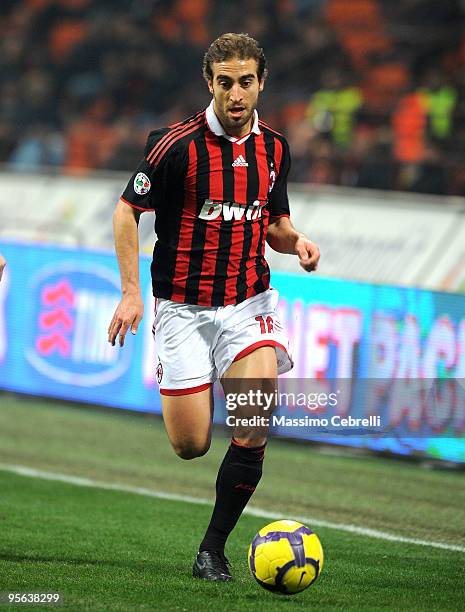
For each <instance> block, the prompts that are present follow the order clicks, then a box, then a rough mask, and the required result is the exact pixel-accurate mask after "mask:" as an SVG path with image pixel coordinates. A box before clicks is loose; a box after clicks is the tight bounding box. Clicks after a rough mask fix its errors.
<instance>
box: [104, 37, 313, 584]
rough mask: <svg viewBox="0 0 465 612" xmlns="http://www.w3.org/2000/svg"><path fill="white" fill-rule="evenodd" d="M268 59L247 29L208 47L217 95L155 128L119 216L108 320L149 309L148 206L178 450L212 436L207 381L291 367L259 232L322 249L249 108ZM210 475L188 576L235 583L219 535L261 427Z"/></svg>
mask: <svg viewBox="0 0 465 612" xmlns="http://www.w3.org/2000/svg"><path fill="white" fill-rule="evenodd" d="M266 73H267V70H266V60H265V56H264V53H263V50H262V49H261V48H260V47H259V46H258V43H257V41H255V40H254V39H253V38H250V37H249V36H247V35H246V34H231V33H230V34H223V35H222V36H220V37H219V38H218V39H217V40H215V41H214V42H213V43H212V44H211V45H210V47H209V49H208V50H207V52H206V54H205V57H204V62H203V74H204V77H205V80H206V82H207V84H208V89H209V91H210V93H211V94H212V101H211V104H210V105H209V106H208V108H207V109H206V110H202V111H200V112H198V113H197V114H195V115H193V116H192V117H190V118H188V119H186V120H185V121H181V122H180V123H176V124H174V125H170V126H168V127H164V128H161V129H157V130H155V131H153V132H151V133H150V135H149V137H148V141H147V146H146V149H145V155H144V158H143V159H142V161H141V162H140V164H139V166H138V168H137V169H136V171H135V172H134V174H133V176H132V177H131V179H130V181H129V183H128V185H127V187H126V189H125V191H124V193H123V194H122V196H121V199H120V200H119V202H118V204H117V206H116V210H115V213H114V217H113V223H114V233H115V247H116V253H117V257H118V262H119V267H120V272H121V285H122V298H121V301H120V303H119V305H118V307H117V308H116V311H115V313H114V315H113V318H112V320H111V323H110V326H109V329H108V339H109V342H110V343H111V344H112V345H114V344H115V342H116V339H117V337H118V336H119V344H120V346H123V345H124V339H125V336H126V333H127V332H128V330H129V329H130V330H131V332H132V333H133V334H135V333H136V331H137V328H138V326H139V323H140V321H141V319H142V315H143V310H144V305H143V301H142V295H141V289H140V286H139V270H138V261H139V248H138V232H137V226H138V220H139V216H140V214H141V213H142V212H144V211H147V210H151V211H155V216H156V218H155V231H156V234H157V241H156V244H155V248H154V252H153V261H152V265H151V273H152V285H153V293H154V296H155V304H156V305H155V321H154V325H153V331H154V337H155V342H156V349H157V354H158V364H157V365H155V364H154V369H155V368H156V373H157V379H158V383H159V385H160V394H161V401H162V412H163V418H164V422H165V427H166V430H167V433H168V437H169V440H170V442H171V444H172V446H173V448H174V451H175V452H176V454H177V455H179V457H182V458H183V459H193V458H195V457H200V456H201V455H204V454H205V453H206V452H207V451H208V449H209V446H210V438H211V423H212V414H213V399H212V384H213V383H214V381H215V380H217V379H220V380H221V381H222V383H223V385H224V384H225V383H227V382H228V381H229V382H230V381H231V380H232V379H235V380H247V379H260V380H263V381H265V380H268V381H269V380H276V379H277V375H278V374H280V373H284V372H287V371H288V370H289V369H290V368H291V367H292V361H291V358H290V355H289V352H288V342H287V338H286V336H285V332H284V330H283V328H282V326H281V324H280V322H279V320H278V317H277V316H276V306H277V302H278V294H277V291H276V290H274V289H272V288H270V285H269V268H268V265H267V263H266V261H265V259H264V248H265V240H266V241H267V242H268V244H269V245H270V246H271V248H273V249H274V250H276V251H278V252H281V253H290V254H295V255H296V256H297V257H298V260H299V263H300V265H301V266H302V267H303V268H304V270H306V271H308V272H310V271H312V270H315V269H316V267H317V264H318V260H319V257H320V254H319V250H318V247H317V246H316V245H315V244H314V243H313V242H311V241H310V240H309V239H308V238H306V237H305V236H304V235H303V234H301V233H299V232H298V231H297V230H295V229H294V227H293V225H292V223H291V221H290V219H289V203H288V196H287V175H288V172H289V164H290V157H289V148H288V144H287V142H286V140H285V138H284V136H282V135H281V134H279V133H278V132H276V131H274V130H273V129H271V128H270V127H269V126H268V125H267V124H266V123H264V122H263V121H260V120H259V118H258V114H257V111H256V106H257V100H258V96H259V93H260V92H261V91H262V90H263V86H264V83H265V77H266ZM234 434H235V435H234V437H233V438H232V440H231V445H230V446H229V448H228V450H227V452H226V455H225V457H224V459H223V462H222V464H221V466H220V468H219V472H218V477H217V480H216V502H215V506H214V510H213V514H212V517H211V521H210V524H209V526H208V528H207V530H206V533H205V536H204V538H203V540H202V542H201V543H200V547H199V552H198V554H197V557H196V559H195V562H194V568H193V575H194V576H195V577H199V578H204V579H207V580H218V581H226V580H231V579H232V576H231V573H230V570H229V567H228V565H229V563H228V561H227V559H226V557H225V555H224V547H225V543H226V539H227V538H228V536H229V534H230V533H231V531H232V529H233V528H234V526H235V525H236V523H237V521H238V519H239V517H240V515H241V513H242V511H243V510H244V508H245V506H246V504H247V502H248V501H249V499H250V497H251V495H252V493H253V491H254V490H255V487H256V486H257V484H258V482H259V480H260V477H261V474H262V464H263V456H264V451H265V445H266V435H265V434H263V435H257V432H256V431H253V430H252V428H250V429H247V428H245V429H242V430H240V433H239V434H237V433H236V431H235V432H234Z"/></svg>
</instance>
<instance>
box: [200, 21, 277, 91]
mask: <svg viewBox="0 0 465 612" xmlns="http://www.w3.org/2000/svg"><path fill="white" fill-rule="evenodd" d="M235 57H237V58H238V59H241V60H246V59H254V60H256V62H257V76H258V80H259V81H261V80H262V79H264V78H266V76H267V74H268V70H267V67H266V58H265V54H264V53H263V49H262V48H261V47H260V46H259V44H258V42H257V41H256V40H255V39H254V38H252V37H251V36H249V35H248V34H234V33H233V32H228V33H227V34H222V35H221V36H220V37H218V38H217V39H216V40H214V41H213V42H212V44H211V45H210V46H209V47H208V49H207V52H206V53H205V55H204V58H203V66H202V68H203V76H204V78H205V79H206V80H207V81H208V80H209V79H212V78H213V70H212V64H213V63H214V62H224V61H226V60H229V59H232V58H235Z"/></svg>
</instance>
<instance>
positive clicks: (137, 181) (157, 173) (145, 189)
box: [121, 128, 169, 212]
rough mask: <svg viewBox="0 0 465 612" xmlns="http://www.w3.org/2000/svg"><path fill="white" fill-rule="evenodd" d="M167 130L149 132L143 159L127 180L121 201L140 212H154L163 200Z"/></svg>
mask: <svg viewBox="0 0 465 612" xmlns="http://www.w3.org/2000/svg"><path fill="white" fill-rule="evenodd" d="M168 132H169V129H168V128H163V129H160V130H155V131H153V132H150V134H149V137H148V139H147V144H146V145H145V151H144V158H143V159H142V160H141V161H140V162H139V165H138V166H137V168H136V170H135V172H134V173H133V175H132V176H131V178H130V179H129V182H128V184H127V186H126V189H125V190H124V191H123V193H122V194H121V199H122V200H123V201H124V202H126V204H129V206H132V207H133V208H136V209H137V210H140V211H142V212H145V211H151V210H156V209H157V207H158V203H159V202H160V201H161V200H162V199H163V191H164V189H165V184H164V183H165V181H164V174H165V173H164V172H163V168H164V166H165V164H166V158H167V155H166V154H164V153H165V152H164V142H165V140H164V138H163V137H164V136H165V135H166V134H167V133H168Z"/></svg>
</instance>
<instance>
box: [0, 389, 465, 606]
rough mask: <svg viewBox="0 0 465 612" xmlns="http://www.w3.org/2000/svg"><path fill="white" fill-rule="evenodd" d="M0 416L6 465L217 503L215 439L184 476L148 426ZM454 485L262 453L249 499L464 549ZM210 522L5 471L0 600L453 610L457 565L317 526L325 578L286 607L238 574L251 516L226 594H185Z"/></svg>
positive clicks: (237, 542) (464, 567)
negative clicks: (19, 596)
mask: <svg viewBox="0 0 465 612" xmlns="http://www.w3.org/2000/svg"><path fill="white" fill-rule="evenodd" d="M0 406H1V408H0V463H1V464H3V466H5V465H8V464H15V465H23V466H29V467H32V468H35V469H40V470H44V471H51V472H59V473H62V474H69V475H76V476H81V477H87V478H93V479H98V480H100V481H105V482H109V483H121V484H126V485H130V486H134V487H136V486H139V487H145V488H148V489H152V490H157V491H164V492H167V493H172V494H180V495H190V496H193V497H196V498H199V497H201V498H210V499H211V498H212V497H213V490H214V480H215V477H216V469H217V466H218V463H219V461H220V459H221V457H222V455H223V453H224V449H225V448H226V445H227V441H226V439H225V438H222V437H216V438H215V440H214V444H213V447H212V449H211V451H210V452H209V454H208V455H207V456H206V457H204V458H201V459H199V460H196V461H192V462H184V461H182V460H180V459H178V458H176V457H175V456H174V454H173V453H172V451H171V449H170V448H169V444H168V442H167V440H166V436H165V434H164V431H163V428H162V425H161V423H160V420H159V419H157V418H154V417H149V416H143V415H127V414H125V413H121V414H114V413H111V412H110V413H107V412H101V411H96V410H94V409H92V408H89V407H80V408H76V407H70V406H67V405H61V404H57V403H50V402H47V401H45V400H42V401H33V400H22V399H18V398H11V397H7V396H2V395H0ZM463 479H464V474H463V473H455V472H448V471H432V470H425V469H423V468H422V467H421V466H419V465H416V464H411V463H408V462H402V461H396V460H387V459H383V458H374V457H366V456H365V457H358V456H352V455H345V454H341V455H337V454H324V453H322V452H320V451H319V450H318V449H315V448H313V447H311V446H307V445H303V446H301V445H294V444H289V443H285V442H279V441H272V442H271V443H270V445H269V449H268V451H267V458H266V467H265V473H264V477H263V480H262V482H261V483H260V487H259V489H258V490H257V493H256V495H255V496H254V500H253V501H254V505H255V506H256V507H259V508H264V509H266V510H267V511H268V512H271V513H275V518H276V519H278V518H292V517H293V516H296V515H306V516H313V517H316V518H319V519H324V520H328V521H332V522H336V523H345V524H347V523H350V524H354V525H358V526H362V527H367V528H372V529H379V530H382V531H386V532H388V533H392V534H397V535H399V536H405V537H414V538H419V539H423V540H427V541H436V542H443V543H449V544H453V545H461V546H464V545H465V533H464V525H465V487H464V486H463ZM210 511H211V508H210V507H208V506H206V505H196V504H190V503H186V502H185V501H173V500H166V499H157V498H152V497H144V496H141V495H136V494H133V493H129V492H124V491H111V490H103V489H99V488H89V487H78V486H74V485H72V484H67V483H63V482H55V481H48V480H43V479H40V478H31V477H26V476H20V475H17V474H14V473H12V472H10V471H8V470H5V469H3V470H2V469H1V468H0V592H7V591H14V592H59V593H61V594H62V595H63V598H64V604H63V606H60V608H45V607H42V606H41V607H40V609H67V610H125V611H129V610H157V611H158V610H186V611H187V610H189V611H194V612H197V611H199V612H200V611H208V610H215V611H220V612H221V611H223V610H225V611H227V612H229V611H230V610H231V611H236V610H237V611H239V610H250V611H252V610H253V611H254V612H256V611H261V610H267V611H268V610H270V611H274V610H286V611H292V610H294V609H295V610H318V611H320V610H325V611H326V610H328V611H332V610H370V611H371V610H373V611H375V610H396V611H398V610H401V611H403V610H411V611H422V610H425V611H426V610H429V611H436V610H437V611H440V610H441V611H444V610H451V611H453V610H457V611H458V610H463V607H464V603H463V602H464V596H465V587H464V584H465V553H464V552H460V551H453V550H443V549H437V548H432V547H428V546H420V545H415V544H411V543H405V542H396V541H386V540H383V539H375V538H371V537H367V536H363V535H359V534H354V533H348V532H344V531H341V530H339V529H334V528H327V527H314V530H315V531H316V532H317V533H318V535H319V536H320V539H321V541H322V543H323V547H324V550H325V555H326V558H325V568H324V570H323V573H322V575H321V577H320V579H319V580H318V581H317V582H316V583H315V584H314V585H313V586H312V587H310V588H309V589H308V590H307V591H305V592H303V593H301V594H299V595H296V596H293V597H283V596H278V595H274V594H272V593H268V592H266V591H264V590H262V589H260V587H259V586H258V585H257V584H256V583H255V581H254V580H253V578H252V577H251V575H250V573H249V570H248V568H247V548H248V544H249V542H250V540H251V538H252V537H253V535H254V534H255V533H256V531H258V529H259V528H260V527H262V526H263V525H264V524H266V523H267V522H270V520H271V519H268V518H259V517H255V516H245V515H244V516H243V517H242V518H241V520H240V522H239V524H238V526H237V528H236V530H235V532H234V534H233V536H232V537H231V540H230V543H229V544H228V551H227V552H228V556H229V558H230V560H231V562H232V566H233V571H234V576H235V578H236V580H235V581H234V582H233V583H226V584H210V583H206V582H203V581H198V580H194V579H192V578H191V577H190V571H191V565H192V561H193V556H194V554H195V550H196V546H197V544H198V542H199V539H200V538H201V536H202V534H203V530H204V528H205V526H206V524H207V522H208V520H209V515H210ZM309 526H310V527H312V524H311V523H310V524H309ZM22 607H24V606H22ZM1 609H5V610H9V609H11V610H13V609H18V608H14V607H12V606H2V605H0V610H1ZM29 609H31V608H29ZM36 609H39V607H38V606H36Z"/></svg>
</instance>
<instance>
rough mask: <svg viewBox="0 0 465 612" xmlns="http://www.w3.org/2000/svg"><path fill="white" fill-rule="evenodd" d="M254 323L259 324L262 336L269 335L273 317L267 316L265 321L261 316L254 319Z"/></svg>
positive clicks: (271, 330)
mask: <svg viewBox="0 0 465 612" xmlns="http://www.w3.org/2000/svg"><path fill="white" fill-rule="evenodd" d="M255 321H258V322H259V323H260V332H261V333H262V334H266V333H268V334H271V333H272V332H273V317H272V316H270V315H268V316H267V317H266V319H264V318H263V317H262V316H261V315H258V317H255Z"/></svg>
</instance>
